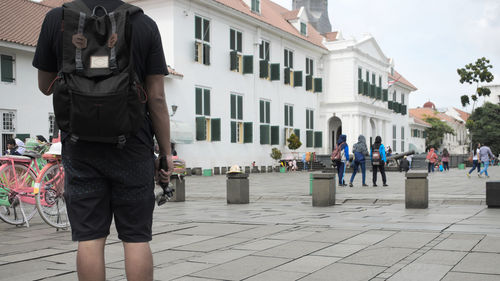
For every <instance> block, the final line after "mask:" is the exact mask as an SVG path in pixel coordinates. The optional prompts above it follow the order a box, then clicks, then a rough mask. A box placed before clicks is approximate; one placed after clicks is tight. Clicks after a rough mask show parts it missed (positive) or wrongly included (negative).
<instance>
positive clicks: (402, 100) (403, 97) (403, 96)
mask: <svg viewBox="0 0 500 281" xmlns="http://www.w3.org/2000/svg"><path fill="white" fill-rule="evenodd" d="M401 104H405V94H404V93H401Z"/></svg>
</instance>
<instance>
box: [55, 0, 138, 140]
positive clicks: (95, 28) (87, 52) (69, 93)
mask: <svg viewBox="0 0 500 281" xmlns="http://www.w3.org/2000/svg"><path fill="white" fill-rule="evenodd" d="M98 10H101V14H103V16H97V15H96V12H98ZM138 12H142V10H141V9H140V8H138V7H135V6H133V5H130V4H127V3H123V4H122V5H121V6H119V7H118V8H116V9H115V10H114V11H113V12H107V11H106V9H105V8H104V7H102V6H96V7H94V8H93V10H90V9H89V8H88V7H87V5H86V4H85V3H84V2H83V1H82V0H75V1H73V2H70V3H66V4H64V5H63V22H62V29H63V36H62V68H61V70H60V72H59V73H58V75H57V78H56V79H57V82H56V83H55V86H54V98H53V99H54V100H53V101H54V114H55V116H56V122H57V125H58V126H59V128H60V129H61V130H62V131H65V132H67V133H69V134H70V136H71V141H73V142H76V141H78V140H84V141H91V142H101V143H114V144H117V145H118V147H123V145H124V144H125V142H126V140H127V138H128V137H129V136H132V135H134V134H135V133H137V131H138V130H139V129H140V127H141V125H142V124H143V122H144V117H145V114H146V113H145V112H146V105H145V103H146V101H147V96H146V92H145V91H144V89H143V87H142V86H141V84H140V83H139V80H138V77H137V74H136V73H135V70H134V64H133V59H132V50H131V28H130V24H129V19H130V16H131V15H133V14H135V13H138Z"/></svg>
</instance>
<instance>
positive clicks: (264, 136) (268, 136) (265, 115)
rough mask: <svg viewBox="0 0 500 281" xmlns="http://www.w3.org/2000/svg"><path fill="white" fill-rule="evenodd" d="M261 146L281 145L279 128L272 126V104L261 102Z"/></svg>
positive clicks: (265, 101)
mask: <svg viewBox="0 0 500 281" xmlns="http://www.w3.org/2000/svg"><path fill="white" fill-rule="evenodd" d="M259 109H260V110H259V111H260V144H279V126H271V125H270V124H271V102H270V101H267V100H260V102H259Z"/></svg>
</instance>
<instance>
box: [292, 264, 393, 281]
mask: <svg viewBox="0 0 500 281" xmlns="http://www.w3.org/2000/svg"><path fill="white" fill-rule="evenodd" d="M384 269H385V267H380V266H369V265H358V264H345V263H338V262H337V263H334V264H332V265H329V266H327V267H325V268H323V269H320V270H318V271H316V272H314V273H312V274H310V275H308V276H306V277H304V278H303V279H300V280H301V281H324V280H329V281H345V280H350V281H364V280H370V279H371V278H372V277H375V276H376V275H377V274H379V273H380V272H382V271H383V270H384Z"/></svg>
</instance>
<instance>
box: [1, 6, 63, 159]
mask: <svg viewBox="0 0 500 281" xmlns="http://www.w3.org/2000/svg"><path fill="white" fill-rule="evenodd" d="M49 10H50V8H49V7H47V6H43V5H40V4H38V3H34V2H29V1H13V0H6V1H0V59H1V63H0V73H1V79H0V134H1V138H0V148H1V150H2V152H3V151H4V150H5V149H6V144H5V142H6V140H7V139H9V138H12V137H17V138H19V139H22V140H23V141H24V139H25V138H27V137H35V136H36V135H43V136H44V137H46V138H47V139H48V136H49V134H50V133H49V132H51V128H52V126H53V124H54V117H53V116H54V115H53V114H52V112H53V110H52V98H50V97H46V96H45V95H43V94H42V93H41V92H40V91H39V90H38V79H37V70H36V69H35V68H34V67H33V66H32V65H31V63H32V60H33V56H34V53H35V46H36V42H37V39H38V34H39V32H40V27H41V25H42V21H43V18H44V17H45V14H46V13H47V12H48V11H49Z"/></svg>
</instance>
